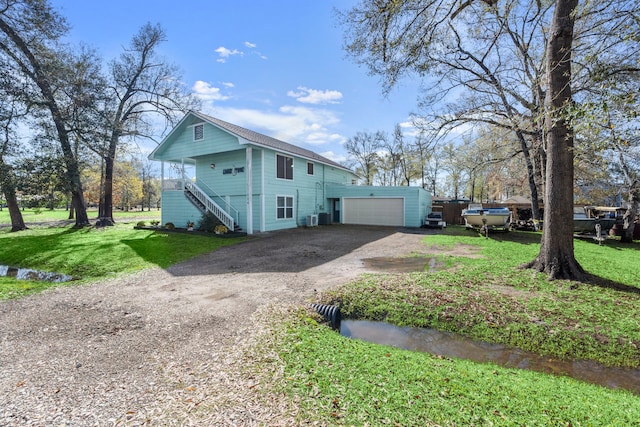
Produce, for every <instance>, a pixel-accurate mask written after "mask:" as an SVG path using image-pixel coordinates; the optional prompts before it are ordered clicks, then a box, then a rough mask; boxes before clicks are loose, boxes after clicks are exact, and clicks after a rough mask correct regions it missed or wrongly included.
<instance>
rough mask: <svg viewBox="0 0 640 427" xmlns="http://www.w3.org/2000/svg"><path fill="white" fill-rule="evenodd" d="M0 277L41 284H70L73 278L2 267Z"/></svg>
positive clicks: (59, 274) (26, 269) (27, 269)
mask: <svg viewBox="0 0 640 427" xmlns="http://www.w3.org/2000/svg"><path fill="white" fill-rule="evenodd" d="M0 277H15V278H16V279H17V280H38V281H41V282H53V283H60V282H68V281H70V280H73V277H71V276H68V275H66V274H61V273H49V272H47V271H38V270H32V269H30V268H17V267H9V266H7V265H0Z"/></svg>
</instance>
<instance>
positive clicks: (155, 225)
mask: <svg viewBox="0 0 640 427" xmlns="http://www.w3.org/2000/svg"><path fill="white" fill-rule="evenodd" d="M150 222H151V225H153V226H154V227H157V226H158V224H160V221H158V220H157V219H152V220H151V221H150Z"/></svg>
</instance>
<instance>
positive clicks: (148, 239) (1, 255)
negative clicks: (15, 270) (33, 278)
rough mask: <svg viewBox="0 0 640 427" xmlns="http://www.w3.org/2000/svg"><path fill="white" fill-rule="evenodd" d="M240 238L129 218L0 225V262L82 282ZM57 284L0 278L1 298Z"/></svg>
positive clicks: (172, 260)
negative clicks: (150, 226)
mask: <svg viewBox="0 0 640 427" xmlns="http://www.w3.org/2000/svg"><path fill="white" fill-rule="evenodd" d="M241 240H242V239H223V238H217V237H208V236H198V235H190V234H179V233H163V232H160V231H150V230H134V229H133V227H132V226H131V225H130V224H119V225H116V226H114V227H105V228H93V227H86V228H81V229H76V228H73V227H72V226H68V227H51V228H46V227H34V228H32V229H29V230H25V231H21V232H19V233H11V232H9V231H8V229H0V264H2V265H9V266H12V267H24V268H31V269H35V270H42V271H48V272H55V273H64V274H68V275H71V276H73V277H74V278H76V279H78V280H80V281H81V282H89V281H95V280H98V279H103V278H107V277H114V276H116V275H118V274H127V273H133V272H136V271H140V270H143V269H146V268H150V267H153V266H159V267H162V268H166V267H168V266H170V265H172V264H175V263H177V262H180V261H184V260H186V259H189V258H192V257H194V256H196V255H198V254H201V253H204V252H209V251H213V250H216V249H218V248H220V247H222V246H227V245H231V244H234V243H237V242H239V241H241ZM52 286H59V285H57V284H52V283H47V282H25V281H18V280H15V279H13V278H0V299H8V298H17V297H21V296H24V295H28V294H30V293H34V292H39V291H41V290H43V289H46V288H49V287H52Z"/></svg>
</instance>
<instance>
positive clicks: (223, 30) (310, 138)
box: [51, 0, 417, 161]
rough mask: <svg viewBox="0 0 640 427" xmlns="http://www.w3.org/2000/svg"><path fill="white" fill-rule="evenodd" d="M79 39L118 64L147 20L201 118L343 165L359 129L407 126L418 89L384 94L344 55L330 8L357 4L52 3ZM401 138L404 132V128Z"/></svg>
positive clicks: (351, 0)
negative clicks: (157, 27)
mask: <svg viewBox="0 0 640 427" xmlns="http://www.w3.org/2000/svg"><path fill="white" fill-rule="evenodd" d="M51 3H52V4H53V5H54V7H56V8H57V9H58V11H59V12H60V13H61V14H62V15H63V16H65V17H66V18H67V19H68V21H69V24H70V25H71V27H72V28H71V32H70V39H69V41H70V42H72V43H75V42H84V43H86V44H88V45H90V46H93V47H94V48H96V49H97V50H98V51H99V52H100V53H101V54H102V55H103V56H104V57H105V59H111V58H114V57H116V56H117V55H118V54H119V53H120V52H121V51H122V48H123V46H126V45H127V44H128V42H129V40H130V39H131V37H132V36H133V35H134V34H135V33H136V32H137V31H138V29H139V28H140V27H141V26H142V25H143V24H145V23H146V22H151V23H160V24H161V25H162V26H163V27H164V29H165V31H166V33H167V38H168V41H167V42H165V43H164V44H163V45H162V46H161V54H162V55H163V56H164V57H165V58H167V59H168V60H169V61H171V62H173V63H176V64H177V65H178V66H180V68H181V69H182V73H183V74H182V77H183V80H184V83H185V85H187V86H188V87H189V88H191V89H192V90H193V91H194V92H196V93H198V94H199V95H200V96H201V97H202V98H203V99H204V100H205V104H204V105H205V106H204V108H203V112H204V113H207V114H210V115H213V116H215V117H219V118H221V119H223V120H226V121H229V122H232V123H235V124H237V125H240V126H244V127H246V128H249V129H252V130H255V131H257V132H261V133H264V134H267V135H270V136H273V137H276V138H279V139H282V140H284V141H287V142H290V143H293V144H296V145H299V146H303V147H305V148H308V149H311V150H313V151H316V152H318V153H320V154H323V155H325V156H327V157H329V158H331V159H333V160H336V161H344V160H345V159H346V153H345V150H344V148H343V144H344V142H345V141H346V140H347V139H348V138H349V137H351V136H353V135H355V133H356V132H358V131H370V132H374V131H377V130H383V131H386V132H388V133H389V134H392V133H393V129H394V126H395V124H396V123H404V124H407V125H408V117H409V114H410V113H411V112H412V111H415V106H416V88H417V84H416V83H415V82H410V81H405V82H402V84H401V85H400V87H398V88H397V89H396V90H394V91H393V92H392V93H391V94H390V95H389V96H387V97H384V96H383V95H382V91H381V86H380V84H379V78H378V77H377V76H369V75H368V73H367V70H366V69H365V68H362V67H359V66H358V65H356V64H355V63H354V62H353V61H351V60H350V59H348V58H347V57H346V53H345V52H344V50H343V49H342V44H343V39H342V32H343V30H342V28H341V27H340V26H339V25H338V22H337V19H336V17H335V14H334V8H337V9H340V10H346V9H347V8H349V7H350V6H352V5H354V4H355V3H356V2H355V0H315V1H307V0H275V1H266V0H265V1H259V0H253V1H247V0H244V1H219V0H209V1H206V0H198V1H191V2H184V3H183V2H179V1H171V2H169V1H165V0H128V1H124V0H110V1H97V0H51ZM406 132H407V134H408V133H409V132H410V129H407V130H406Z"/></svg>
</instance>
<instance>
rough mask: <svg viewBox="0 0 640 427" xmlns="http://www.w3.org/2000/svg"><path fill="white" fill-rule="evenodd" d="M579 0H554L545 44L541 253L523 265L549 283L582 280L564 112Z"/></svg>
mask: <svg viewBox="0 0 640 427" xmlns="http://www.w3.org/2000/svg"><path fill="white" fill-rule="evenodd" d="M577 5H578V0H556V6H555V11H554V14H553V21H552V23H551V30H550V32H549V41H548V44H547V64H546V67H547V80H548V90H547V95H546V99H545V131H546V135H547V165H546V174H545V178H546V180H545V183H546V185H545V210H544V223H543V233H542V244H541V247H540V253H539V254H538V256H537V257H536V259H535V260H533V261H531V262H530V263H528V264H526V265H525V266H524V267H528V268H534V269H536V270H538V271H540V272H545V273H546V274H547V275H548V277H549V279H550V280H553V279H568V280H580V281H582V280H584V279H585V278H586V274H585V272H584V270H583V269H582V267H581V266H580V264H578V261H576V259H575V255H574V247H573V129H572V128H571V126H570V124H569V123H568V122H567V120H566V113H565V108H566V107H567V106H569V105H570V104H571V97H572V94H571V47H572V44H573V27H574V17H573V15H572V14H573V11H574V10H575V8H576V7H577Z"/></svg>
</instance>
